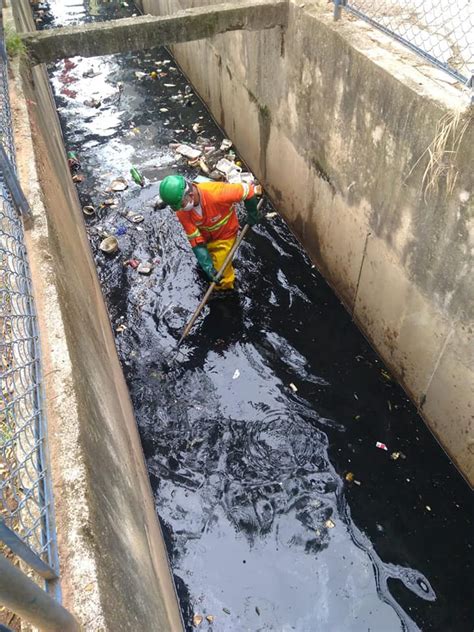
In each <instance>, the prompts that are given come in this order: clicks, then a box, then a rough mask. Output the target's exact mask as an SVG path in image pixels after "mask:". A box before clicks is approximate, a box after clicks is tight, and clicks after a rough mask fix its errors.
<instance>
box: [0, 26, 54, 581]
mask: <svg viewBox="0 0 474 632" xmlns="http://www.w3.org/2000/svg"><path fill="white" fill-rule="evenodd" d="M28 212H29V208H28V203H27V201H26V199H25V197H24V196H23V194H22V192H21V188H20V186H19V183H18V179H17V176H16V163H15V150H14V144H13V133H12V119H11V111H10V101H9V94H8V67H7V55H6V50H5V40H4V36H3V29H2V28H1V20H0V555H3V556H5V557H6V558H10V559H11V560H14V561H16V560H18V559H21V560H23V562H25V563H26V564H27V565H28V566H29V567H30V568H31V569H33V571H35V573H36V574H37V575H39V576H40V577H41V578H44V579H45V580H46V581H47V582H48V580H53V579H55V578H57V576H58V560H57V551H56V539H55V528H54V520H53V502H52V494H51V481H50V473H49V471H48V468H47V458H46V445H45V442H46V420H45V416H44V410H43V390H42V389H43V386H42V374H41V358H40V349H39V338H38V323H37V318H36V313H35V306H34V300H33V295H32V286H31V277H30V271H29V265H28V259H27V253H26V248H25V244H24V234H23V222H22V217H21V216H22V215H23V216H26V215H27V214H28Z"/></svg>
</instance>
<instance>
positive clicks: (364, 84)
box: [142, 0, 474, 483]
mask: <svg viewBox="0 0 474 632" xmlns="http://www.w3.org/2000/svg"><path fill="white" fill-rule="evenodd" d="M209 4H215V2H214V3H213V2H212V0H209V1H207V2H206V0H200V1H198V2H192V1H191V2H190V1H188V0H142V7H143V10H144V12H145V13H150V14H154V15H167V14H172V13H173V12H175V11H177V10H179V9H185V8H188V7H191V6H203V5H209ZM331 9H332V5H330V4H327V3H326V2H321V3H319V2H308V1H306V2H290V8H289V17H288V27H287V29H286V30H283V29H282V28H280V27H277V28H275V29H272V30H267V31H264V32H259V33H247V32H237V33H227V34H224V35H217V36H215V37H213V38H211V39H209V40H202V41H199V42H192V43H187V44H179V45H175V46H173V53H174V54H175V56H176V59H177V61H178V62H179V63H180V65H181V67H182V68H183V70H184V71H185V72H186V74H187V75H188V77H189V78H190V80H191V81H192V83H193V85H194V87H195V88H196V89H197V90H198V92H199V93H200V95H201V97H202V98H203V100H204V101H205V102H206V103H207V105H208V106H209V107H210V109H211V111H212V113H213V114H214V116H215V118H216V119H217V121H218V122H219V123H220V124H221V125H222V126H223V127H224V128H225V130H226V131H227V133H228V135H229V136H230V138H231V139H232V140H233V141H234V142H235V144H236V146H237V147H238V149H239V151H240V152H241V154H242V155H243V157H244V158H245V160H246V161H247V162H248V164H249V166H250V167H251V169H252V170H253V171H254V172H255V173H256V174H257V175H258V177H259V178H260V179H261V180H262V182H263V184H264V185H265V188H266V189H267V191H268V192H269V194H270V195H271V197H272V198H273V200H274V202H275V203H276V205H277V206H278V208H279V210H280V211H281V212H282V213H283V215H284V216H285V218H286V219H287V220H288V222H289V223H290V225H291V227H292V229H293V231H294V232H295V234H296V235H297V236H298V237H299V239H300V240H301V242H302V243H303V244H304V246H305V248H306V249H307V251H308V252H309V254H310V255H311V257H312V258H313V260H314V261H315V262H316V263H317V265H318V266H319V268H320V269H321V271H322V272H323V274H324V276H325V277H326V279H327V280H328V282H329V283H330V284H331V285H332V286H333V287H334V289H335V291H336V292H337V293H338V295H339V296H340V298H341V300H342V301H343V302H344V303H345V305H346V307H347V309H348V310H349V311H350V312H351V313H352V314H353V317H354V320H355V321H356V322H357V323H358V325H359V327H360V328H361V329H362V331H363V332H364V333H365V335H366V336H367V338H368V339H369V340H370V341H371V342H372V344H373V345H374V347H375V348H376V349H377V350H378V352H379V353H380V354H381V356H382V357H383V359H384V361H385V362H386V363H387V364H388V366H389V367H390V368H391V370H392V372H393V374H394V375H395V376H396V378H397V379H398V380H399V381H400V382H401V384H402V385H403V386H404V388H405V389H406V391H407V393H408V394H409V395H410V397H411V398H412V399H413V401H414V402H415V403H416V405H417V406H418V408H419V410H420V412H421V414H422V415H423V416H424V418H425V420H426V422H427V423H428V424H429V426H430V428H431V429H432V430H433V432H434V433H435V435H436V436H437V437H438V438H439V440H440V441H441V443H442V444H443V446H444V447H445V448H446V450H447V451H448V452H449V454H450V455H451V456H452V458H453V459H454V461H455V462H456V463H457V465H458V466H459V468H460V469H461V471H462V472H463V473H464V474H465V476H466V477H467V478H468V479H469V480H470V481H471V483H474V430H473V425H472V417H473V407H474V402H473V397H474V396H473V393H474V333H473V320H474V318H473V314H474V308H473V303H474V292H473V276H474V275H473V266H472V262H473V253H474V200H473V179H474V170H473V169H472V165H473V164H474V125H473V117H472V110H469V100H468V96H467V95H466V94H463V93H462V92H461V91H460V90H459V89H458V88H457V87H455V86H453V85H451V84H450V83H449V81H448V80H447V78H446V77H445V76H444V75H443V73H441V72H440V71H437V70H435V69H433V68H431V67H429V66H428V65H427V64H425V63H424V62H423V60H421V58H418V57H417V56H416V55H414V54H412V53H411V52H409V51H407V50H405V49H404V48H403V47H402V46H401V45H398V44H397V43H396V42H393V41H391V40H389V39H388V38H387V37H386V36H385V35H383V34H382V33H378V32H376V31H374V30H373V29H371V28H370V27H369V26H368V25H366V24H364V23H363V22H360V21H354V20H352V19H349V18H348V15H347V14H344V13H343V19H342V20H341V21H340V22H338V23H335V22H334V21H333V18H332V12H331ZM448 131H450V133H449V134H447V132H448ZM443 137H444V141H443V140H442V138H443ZM433 143H434V144H433ZM428 148H431V152H432V154H431V155H432V158H433V160H432V161H431V165H430V152H429V151H427V150H428ZM453 151H455V152H456V153H453ZM436 165H438V167H439V168H437V167H436Z"/></svg>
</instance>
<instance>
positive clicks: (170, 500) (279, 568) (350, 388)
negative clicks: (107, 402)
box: [51, 1, 474, 632]
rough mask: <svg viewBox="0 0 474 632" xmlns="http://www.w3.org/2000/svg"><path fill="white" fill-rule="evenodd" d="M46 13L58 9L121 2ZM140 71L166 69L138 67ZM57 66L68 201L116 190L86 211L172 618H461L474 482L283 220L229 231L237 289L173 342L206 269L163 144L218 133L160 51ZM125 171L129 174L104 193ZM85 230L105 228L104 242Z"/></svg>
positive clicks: (458, 625) (456, 621)
mask: <svg viewBox="0 0 474 632" xmlns="http://www.w3.org/2000/svg"><path fill="white" fill-rule="evenodd" d="M91 8H92V9H93V11H92V13H93V14H94V15H93V16H92V18H91ZM51 9H52V12H53V15H54V16H55V18H56V24H58V25H59V24H66V23H71V22H73V21H75V20H83V19H94V18H95V17H97V16H99V17H100V16H103V17H119V16H120V15H129V14H130V13H131V12H132V11H133V7H132V6H130V7H124V8H120V7H119V6H117V3H114V2H112V3H101V2H96V3H92V2H90V3H85V4H83V3H80V2H77V1H76V2H75V3H72V2H71V4H70V5H68V4H67V3H65V2H59V1H58V2H55V3H54V2H52V3H51ZM155 62H160V63H159V64H158V65H157V64H156V63H155ZM91 68H92V69H94V70H95V71H96V72H97V73H98V74H97V76H95V77H83V73H85V72H87V71H90V69H91ZM152 70H158V72H161V73H166V75H163V76H161V77H159V78H158V79H156V80H153V79H151V78H150V77H149V76H146V77H141V76H140V75H139V76H138V77H137V75H136V74H135V73H136V72H138V73H140V72H145V73H150V72H151V71H152ZM51 77H52V82H53V86H54V90H55V93H56V101H57V106H58V110H59V113H60V116H61V121H62V125H63V129H64V134H65V138H66V144H67V148H68V149H73V150H75V151H76V152H77V153H78V155H79V158H80V160H81V163H82V173H84V175H85V176H86V179H85V181H84V182H82V183H81V184H79V185H78V190H79V195H80V197H81V201H82V203H83V204H90V203H92V204H93V205H94V206H95V207H99V205H100V203H101V202H103V201H104V200H105V199H107V198H110V197H114V198H115V199H116V202H117V206H116V207H104V208H101V209H100V210H99V211H98V217H96V218H94V219H86V220H85V222H86V227H87V230H88V232H89V235H90V240H91V246H92V250H93V252H94V256H95V259H96V262H97V269H98V273H99V276H100V280H101V283H102V288H103V292H104V295H105V297H106V301H107V304H108V307H109V312H110V317H111V321H112V325H113V327H114V330H117V329H119V330H120V329H121V325H125V326H126V329H124V330H123V331H122V332H120V333H116V343H117V348H118V352H119V356H120V358H121V362H122V365H123V368H124V371H125V375H126V379H127V382H128V385H129V388H130V393H131V396H132V400H133V403H134V406H135V412H136V416H137V421H138V424H139V428H140V434H141V438H142V443H143V448H144V451H145V455H146V459H147V465H148V470H149V473H150V479H151V483H152V487H153V491H154V495H155V501H156V507H157V512H158V514H159V516H160V520H161V524H162V527H163V530H164V533H165V537H166V543H167V547H168V552H169V556H170V560H171V564H172V567H173V572H174V576H175V579H176V585H177V588H178V592H179V597H180V600H181V606H182V610H183V616H184V618H185V621H186V625H187V626H189V627H190V626H191V625H192V624H191V620H192V616H193V614H194V613H199V614H202V615H213V616H214V617H215V620H214V623H213V624H212V625H209V623H208V622H207V621H206V620H204V621H203V623H202V624H201V626H200V628H202V629H209V630H210V629H212V630H214V631H221V630H225V631H234V630H235V631H242V630H249V631H257V630H262V631H263V630H277V631H285V632H286V631H287V630H298V631H310V630H311V631H312V630H318V631H319V630H324V631H326V632H333V631H340V630H351V631H359V630H360V631H367V630H371V631H385V630H387V631H391V630H402V629H407V630H416V629H422V630H455V631H469V630H472V629H473V627H474V626H473V623H474V613H473V606H472V602H473V600H472V585H473V582H472V572H471V569H472V561H473V560H472V555H473V553H472V533H473V525H472V523H473V501H472V495H471V493H470V491H469V489H468V487H467V485H466V484H465V482H464V481H463V480H462V478H461V477H460V475H459V474H458V473H457V471H456V470H455V469H454V467H453V466H452V464H451V463H450V461H449V459H448V458H447V456H446V455H445V454H444V453H443V451H442V450H441V449H440V447H439V446H438V445H437V443H436V442H435V440H434V439H433V438H432V436H431V435H430V433H429V432H428V430H427V429H426V427H425V425H424V423H423V421H422V420H421V419H420V417H418V416H417V414H416V411H415V409H414V407H413V406H412V405H411V404H410V402H409V401H408V400H407V398H406V397H405V395H404V393H403V392H402V390H401V389H400V388H399V387H398V386H397V385H396V384H394V382H393V381H392V380H391V379H390V376H389V375H388V373H387V372H386V371H385V369H384V367H383V365H382V363H381V362H380V360H379V358H378V357H377V355H376V354H375V353H374V351H373V350H372V349H371V348H370V346H369V345H368V344H367V342H366V341H365V340H364V338H363V337H362V336H361V334H360V333H359V332H358V330H357V329H356V327H355V326H354V324H353V323H352V322H351V319H350V317H349V316H348V314H347V313H346V311H345V310H344V308H343V307H342V305H341V304H340V303H339V301H338V299H337V298H336V297H335V296H334V294H333V293H332V291H331V290H330V289H329V288H328V286H327V285H326V283H325V282H324V280H323V279H322V277H321V276H320V275H319V274H318V272H317V271H316V270H315V269H314V267H313V266H312V265H311V262H310V261H309V260H308V258H307V257H306V255H305V253H304V252H303V250H302V249H301V247H300V246H299V245H298V243H297V242H296V241H295V239H294V238H293V237H292V235H291V233H290V232H289V230H288V227H287V226H286V224H285V222H284V221H283V220H282V219H281V218H279V217H278V218H274V219H268V220H266V221H265V222H264V223H263V225H262V226H259V227H258V228H257V229H256V230H254V231H253V233H252V234H251V235H250V237H249V238H248V240H247V241H246V242H245V243H244V245H243V246H242V248H241V251H240V254H239V257H238V261H237V266H236V267H237V272H238V278H239V281H240V293H239V298H238V299H236V300H228V301H214V302H213V303H212V304H211V305H210V306H209V308H208V309H206V312H205V314H204V317H202V318H201V319H200V320H199V321H198V324H197V325H196V327H195V329H194V330H193V333H192V335H191V336H190V337H189V339H187V341H186V342H185V344H183V347H182V352H181V353H179V354H178V355H177V356H176V354H175V347H176V341H177V339H178V338H179V335H180V333H181V331H182V329H183V327H184V325H185V323H186V322H187V320H188V319H189V317H190V316H191V314H192V312H193V310H194V309H195V307H196V306H197V304H198V302H199V299H200V298H201V296H202V294H203V292H204V290H205V287H206V286H205V284H204V282H203V281H202V279H201V278H200V276H199V274H198V272H197V270H196V266H195V262H194V257H193V254H192V252H191V250H190V249H189V246H188V244H187V242H186V239H185V237H184V235H183V233H182V231H181V229H180V227H179V225H178V222H177V220H176V219H175V217H174V215H173V214H172V213H171V212H169V211H155V210H153V208H152V201H153V199H154V198H155V197H156V195H157V192H158V191H157V189H158V184H157V182H158V181H159V180H160V179H161V178H162V177H163V176H164V175H166V174H168V173H171V172H173V170H174V169H176V165H177V164H178V163H177V162H176V158H175V155H174V152H173V151H172V150H171V149H170V148H169V146H168V145H169V143H170V142H173V141H176V140H178V141H179V142H185V141H189V142H195V141H196V139H197V134H196V132H195V131H193V130H192V124H193V123H199V124H200V125H201V126H202V134H204V136H205V137H207V138H208V139H209V140H210V141H211V143H210V144H211V145H217V146H218V145H219V144H220V141H221V139H222V134H221V132H220V131H219V129H218V128H216V126H215V125H214V124H213V122H212V121H211V120H210V118H209V116H208V114H207V113H206V111H205V109H204V108H203V106H202V104H201V103H200V102H199V101H198V99H197V98H196V97H195V96H193V95H192V94H189V90H186V85H187V83H186V79H185V78H184V77H183V76H182V75H181V74H180V73H179V71H178V70H177V69H176V64H175V62H174V60H173V59H172V57H171V56H170V55H169V53H167V52H166V51H164V50H158V51H150V52H149V53H146V54H139V55H133V54H127V55H121V56H113V57H107V58H97V59H93V60H82V59H78V58H76V59H74V60H72V62H71V63H70V62H67V63H66V64H65V63H64V62H61V63H60V64H58V65H57V66H55V67H54V68H51ZM120 83H122V84H123V86H120ZM165 84H168V85H165ZM91 98H95V99H97V100H100V101H101V105H100V107H98V108H95V107H91V106H90V105H86V104H85V102H87V101H88V100H90V99H91ZM164 109H166V110H167V111H164ZM160 110H163V111H160ZM132 165H135V166H139V167H140V168H141V170H142V172H143V173H144V174H145V176H146V177H147V185H146V186H145V187H144V188H143V189H141V188H140V187H139V186H137V185H135V184H133V183H132V182H131V180H130V178H129V170H130V167H131V166H132ZM177 168H178V169H179V170H180V172H182V173H185V172H186V173H188V174H189V175H196V174H197V171H195V170H194V171H193V170H192V169H190V168H189V167H187V165H186V164H185V163H184V162H179V164H178V167H177ZM122 175H123V176H126V177H128V180H129V184H130V186H129V188H128V189H127V190H126V191H125V192H123V193H116V194H111V193H109V192H106V188H107V187H108V186H109V184H110V182H111V181H112V180H113V179H114V178H115V177H117V176H122ZM269 210H273V209H271V208H267V211H269ZM126 211H133V212H140V213H141V214H143V215H144V217H145V221H144V222H143V223H142V224H137V225H135V224H132V223H130V222H129V221H128V220H127V219H125V218H124V217H123V215H124V213H125V212H126ZM101 231H105V232H109V233H117V232H118V233H119V242H120V252H119V253H118V254H117V255H116V256H115V257H112V258H110V257H106V256H105V255H103V254H102V253H101V252H100V250H99V249H98V244H99V243H100V241H101V238H100V236H99V234H98V233H99V232H101ZM121 233H123V234H121ZM131 257H136V258H138V259H140V260H142V261H144V260H148V261H153V260H154V261H155V264H156V267H155V269H154V271H153V273H152V274H151V275H150V276H149V277H146V276H140V275H138V274H137V272H136V270H133V269H132V268H130V267H125V266H124V265H123V262H124V260H127V259H129V258H131ZM292 384H293V385H294V387H295V388H293V387H292V386H291V385H292ZM295 389H296V390H295ZM377 441H381V442H383V443H385V444H386V445H387V446H388V451H384V450H381V449H377V448H376V446H375V444H376V442H377ZM393 453H400V456H399V457H398V458H396V459H395V458H391V455H392V454H393ZM394 456H396V454H395V455H394ZM346 477H347V478H346ZM352 477H353V478H354V479H355V480H353V481H351V480H350V479H352ZM347 479H349V480H347Z"/></svg>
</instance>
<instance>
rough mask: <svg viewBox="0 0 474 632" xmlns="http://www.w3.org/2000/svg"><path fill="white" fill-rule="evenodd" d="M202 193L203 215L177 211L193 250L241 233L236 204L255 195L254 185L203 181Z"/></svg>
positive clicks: (200, 195)
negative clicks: (198, 246) (200, 245)
mask: <svg viewBox="0 0 474 632" xmlns="http://www.w3.org/2000/svg"><path fill="white" fill-rule="evenodd" d="M195 186H197V189H198V191H199V198H200V204H201V209H202V216H200V215H199V213H197V212H196V211H195V210H194V209H192V210H191V211H183V210H181V211H177V213H176V215H177V216H178V219H179V221H180V222H181V224H182V226H183V228H184V230H185V232H186V236H187V238H188V240H189V243H190V244H191V248H194V247H195V246H197V245H199V244H205V243H207V242H208V241H215V240H217V239H230V238H231V237H234V236H235V235H236V234H237V232H238V230H239V220H238V219H237V213H236V212H235V206H234V205H235V203H236V202H241V201H244V200H247V199H250V198H251V197H253V196H254V195H255V191H254V187H253V185H252V184H245V183H242V184H228V183H225V182H201V183H199V184H197V185H195Z"/></svg>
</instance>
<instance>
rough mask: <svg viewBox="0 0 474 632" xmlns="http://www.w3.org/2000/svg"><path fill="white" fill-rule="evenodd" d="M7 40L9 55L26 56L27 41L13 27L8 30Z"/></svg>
mask: <svg viewBox="0 0 474 632" xmlns="http://www.w3.org/2000/svg"><path fill="white" fill-rule="evenodd" d="M5 42H6V46H7V53H8V56H9V57H12V58H13V57H26V46H25V43H24V42H23V40H22V39H21V37H20V36H19V35H18V33H16V32H15V31H14V30H13V29H11V28H10V29H7V30H6V33H5Z"/></svg>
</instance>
